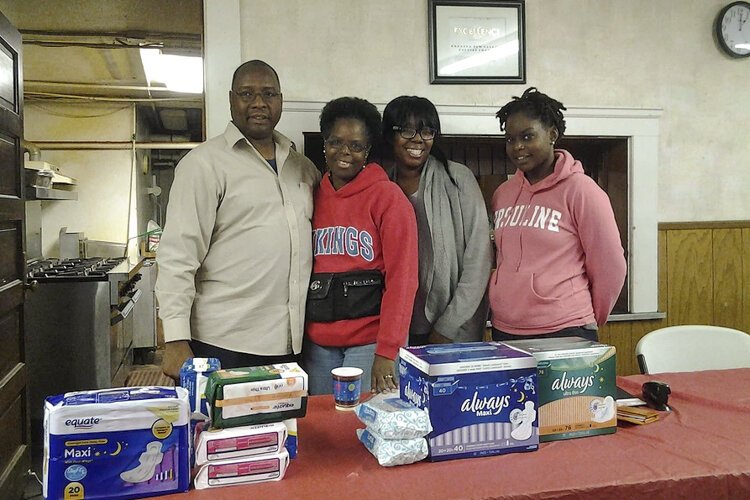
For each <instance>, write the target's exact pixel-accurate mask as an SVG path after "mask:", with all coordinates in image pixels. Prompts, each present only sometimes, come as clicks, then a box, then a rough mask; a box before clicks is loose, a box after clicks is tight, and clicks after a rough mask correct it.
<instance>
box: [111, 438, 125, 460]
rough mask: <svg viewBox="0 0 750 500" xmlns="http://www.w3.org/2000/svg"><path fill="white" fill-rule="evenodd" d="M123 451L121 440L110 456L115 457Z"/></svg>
mask: <svg viewBox="0 0 750 500" xmlns="http://www.w3.org/2000/svg"><path fill="white" fill-rule="evenodd" d="M121 451H122V446H120V442H119V441H118V442H117V449H116V450H115V451H114V452H113V453H110V454H109V456H110V457H114V456H115V455H119V454H120V452H121Z"/></svg>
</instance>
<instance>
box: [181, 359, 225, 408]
mask: <svg viewBox="0 0 750 500" xmlns="http://www.w3.org/2000/svg"><path fill="white" fill-rule="evenodd" d="M217 370H221V363H220V362H219V360H218V359H217V358H188V359H186V360H185V362H184V363H183V364H182V367H181V368H180V386H182V387H184V388H185V389H187V391H188V393H189V394H190V410H191V411H192V412H193V413H200V414H201V415H203V416H204V417H206V418H208V405H207V403H206V382H208V377H209V375H211V374H212V373H213V372H215V371H217Z"/></svg>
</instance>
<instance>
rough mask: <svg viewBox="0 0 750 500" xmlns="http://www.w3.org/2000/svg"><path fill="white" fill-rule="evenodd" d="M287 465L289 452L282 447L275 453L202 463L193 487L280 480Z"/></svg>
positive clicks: (200, 488) (200, 487) (198, 488)
mask: <svg viewBox="0 0 750 500" xmlns="http://www.w3.org/2000/svg"><path fill="white" fill-rule="evenodd" d="M288 465H289V454H288V453H287V451H286V450H285V449H282V450H281V451H280V452H279V453H277V454H275V455H258V456H256V457H240V458H229V459H226V460H217V461H211V462H208V463H206V464H205V465H203V466H202V467H201V468H200V469H199V470H198V474H196V476H195V489H197V490H202V489H204V488H215V487H218V486H232V485H236V484H248V483H260V482H264V481H280V480H281V479H283V478H284V473H285V472H286V468H287V466H288Z"/></svg>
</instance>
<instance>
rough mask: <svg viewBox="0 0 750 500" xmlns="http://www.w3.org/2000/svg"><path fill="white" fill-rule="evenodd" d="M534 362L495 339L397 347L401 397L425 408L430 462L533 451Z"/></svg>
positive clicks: (535, 427)
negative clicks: (430, 429) (494, 340)
mask: <svg viewBox="0 0 750 500" xmlns="http://www.w3.org/2000/svg"><path fill="white" fill-rule="evenodd" d="M536 364H537V363H536V359H535V358H534V357H533V356H532V355H530V354H529V353H527V352H524V351H522V350H519V349H515V348H513V347H510V346H507V345H505V344H502V343H499V342H473V343H465V344H440V345H428V346H420V347H405V348H401V350H400V352H399V365H398V370H399V390H400V394H401V399H403V400H405V401H409V402H410V403H412V404H414V405H415V406H417V407H419V408H427V410H428V412H429V415H430V422H431V423H432V428H433V430H432V432H431V433H430V434H429V435H428V436H427V438H428V439H427V441H428V447H429V456H428V458H429V460H431V461H440V460H449V459H454V458H469V457H481V456H489V455H498V454H502V453H511V452H517V451H533V450H536V449H538V448H539V430H538V424H537V421H538V419H537V395H536V377H537V368H536Z"/></svg>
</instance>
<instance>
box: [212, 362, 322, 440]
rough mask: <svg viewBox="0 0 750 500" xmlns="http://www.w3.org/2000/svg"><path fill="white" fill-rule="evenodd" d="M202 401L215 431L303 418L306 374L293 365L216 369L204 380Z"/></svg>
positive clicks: (305, 402) (305, 397)
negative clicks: (203, 399) (204, 398)
mask: <svg viewBox="0 0 750 500" xmlns="http://www.w3.org/2000/svg"><path fill="white" fill-rule="evenodd" d="M206 399H207V401H208V406H209V413H210V415H209V416H210V417H211V426H212V427H215V428H218V429H224V428H227V427H238V426H241V425H250V424H262V423H266V422H278V421H281V420H286V419H289V418H300V417H304V416H305V413H306V411H307V373H305V371H304V370H302V368H300V367H299V365H298V364H297V363H279V364H275V365H266V366H252V367H247V368H232V369H228V370H218V371H215V372H213V373H212V374H211V375H210V376H209V377H208V383H207V384H206Z"/></svg>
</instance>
